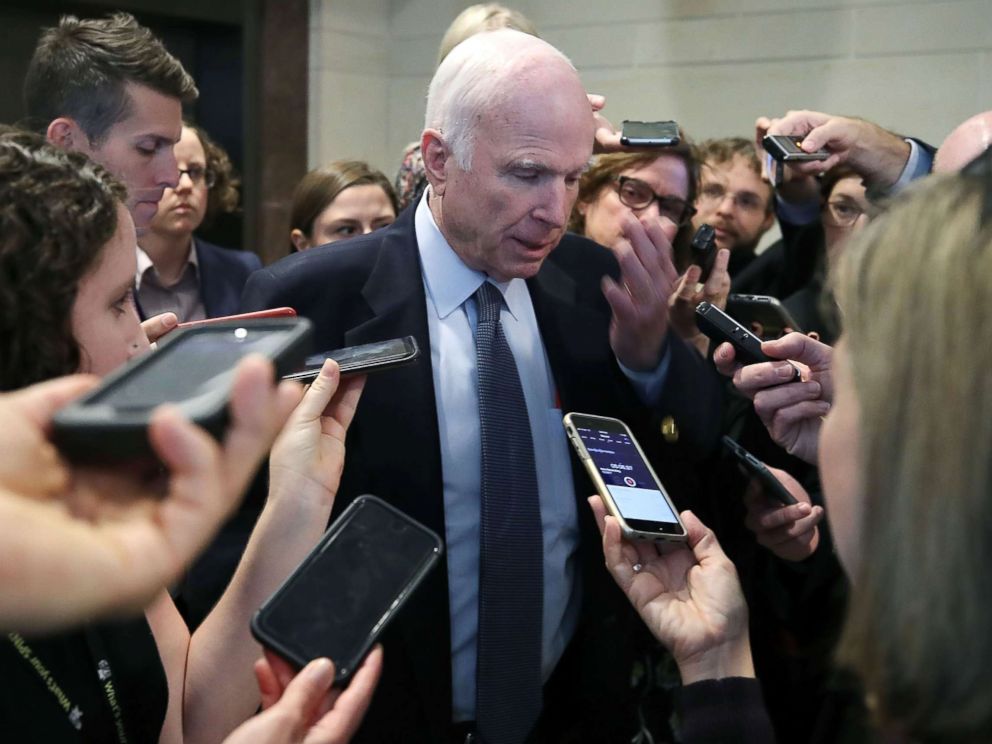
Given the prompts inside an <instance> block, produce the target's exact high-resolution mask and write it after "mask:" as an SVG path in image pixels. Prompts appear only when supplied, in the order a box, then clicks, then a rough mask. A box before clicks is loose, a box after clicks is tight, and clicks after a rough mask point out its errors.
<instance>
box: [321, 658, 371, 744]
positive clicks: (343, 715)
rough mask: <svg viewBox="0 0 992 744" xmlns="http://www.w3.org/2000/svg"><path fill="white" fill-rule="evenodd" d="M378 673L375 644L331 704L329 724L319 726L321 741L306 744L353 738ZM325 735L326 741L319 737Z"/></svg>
mask: <svg viewBox="0 0 992 744" xmlns="http://www.w3.org/2000/svg"><path fill="white" fill-rule="evenodd" d="M381 674H382V646H379V645H376V647H375V648H373V649H372V651H371V652H369V655H368V656H366V657H365V660H364V661H363V662H362V664H361V666H359V667H358V671H356V672H355V674H354V676H353V677H352V678H351V682H350V683H349V684H348V687H347V689H345V690H344V691H342V692H341V694H340V696H339V697H338V699H337V700H336V701H335V703H334V710H333V712H332V713H331V714H330V716H333V719H334V720H333V721H329V722H328V724H329V725H327V726H326V728H325V726H323V725H322V726H321V738H319V739H313V740H311V739H310V738H308V739H307V742H308V744H309V743H310V742H311V741H312V742H313V744H323V742H325V741H328V742H330V741H334V742H337V741H348V740H349V739H351V737H352V736H353V735H354V733H355V731H356V730H357V729H358V726H359V725H360V724H361V722H362V718H364V717H365V711H366V710H368V707H369V703H370V702H371V701H372V693H373V692H375V688H376V685H377V684H378V683H379V676H380V675H381ZM322 723H323V721H322ZM324 736H326V737H327V738H326V739H325V738H323V737H324Z"/></svg>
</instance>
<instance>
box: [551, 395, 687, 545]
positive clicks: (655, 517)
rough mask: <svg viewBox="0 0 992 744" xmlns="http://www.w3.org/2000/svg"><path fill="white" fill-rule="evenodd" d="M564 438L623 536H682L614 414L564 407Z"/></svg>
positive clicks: (664, 494) (672, 512) (671, 511)
mask: <svg viewBox="0 0 992 744" xmlns="http://www.w3.org/2000/svg"><path fill="white" fill-rule="evenodd" d="M563 424H564V425H565V433H566V434H567V435H568V441H570V442H571V443H572V447H574V448H575V452H576V454H577V455H578V456H579V460H581V461H582V465H583V466H584V467H585V469H586V472H588V473H589V477H590V478H592V481H593V483H595V484H596V491H597V492H598V493H599V495H600V496H601V497H602V498H603V503H604V504H606V508H607V510H608V511H609V512H610V514H612V515H613V516H614V517H616V519H617V521H618V522H619V523H620V529H621V531H622V532H623V536H624V537H626V538H627V539H628V540H656V541H664V542H683V541H684V540H685V539H686V531H685V526H684V525H683V524H682V520H680V519H679V513H678V511H677V510H676V509H675V506H674V505H673V504H672V500H671V498H670V497H669V496H668V492H667V491H665V487H664V486H663V485H661V481H659V480H658V476H657V475H655V473H654V470H652V468H651V465H650V464H649V463H648V461H647V458H646V457H644V452H643V451H642V450H641V446H640V445H639V444H638V443H637V440H636V439H634V435H633V434H632V433H631V431H630V429H629V428H628V427H627V425H626V424H625V423H624V422H623V421H620V420H619V419H615V418H606V417H604V416H592V415H589V414H586V413H568V414H566V415H565V417H564V420H563Z"/></svg>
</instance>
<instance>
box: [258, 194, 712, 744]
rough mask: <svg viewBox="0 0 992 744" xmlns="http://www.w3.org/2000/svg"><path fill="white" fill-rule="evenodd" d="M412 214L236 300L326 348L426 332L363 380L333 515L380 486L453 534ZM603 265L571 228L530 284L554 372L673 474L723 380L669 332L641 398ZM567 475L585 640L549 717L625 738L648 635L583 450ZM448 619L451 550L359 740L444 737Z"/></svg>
mask: <svg viewBox="0 0 992 744" xmlns="http://www.w3.org/2000/svg"><path fill="white" fill-rule="evenodd" d="M414 212H415V208H410V209H407V210H405V211H404V213H403V214H402V215H401V216H400V218H399V219H398V220H397V222H395V223H394V224H393V225H392V226H390V227H388V228H385V229H383V230H378V231H376V232H374V233H372V234H370V235H367V236H364V237H361V238H356V239H354V240H350V241H348V242H347V243H346V244H344V245H342V244H335V245H331V246H325V247H320V248H316V249H313V250H309V251H305V252H303V253H300V254H296V255H294V256H290V257H288V258H286V259H283V260H281V261H279V262H277V263H275V264H273V265H272V266H269V267H268V268H266V269H263V270H262V271H259V272H256V273H255V274H253V275H252V277H251V278H250V279H249V281H248V284H247V286H246V288H245V293H244V300H243V303H242V310H243V311H245V312H247V311H251V310H258V309H263V308H268V307H278V306H281V305H289V306H291V307H294V308H296V310H297V312H298V313H299V314H300V315H302V316H305V317H307V318H309V319H310V320H311V321H313V323H314V325H315V330H316V347H317V348H318V349H334V348H338V347H342V346H348V345H353V344H362V343H367V342H371V341H378V340H383V339H389V338H394V337H398V336H406V335H412V336H414V337H415V338H416V339H417V343H418V344H419V345H420V348H421V350H422V356H421V358H420V361H419V363H417V364H415V365H412V366H409V367H405V368H402V369H397V370H393V371H390V372H385V373H382V374H381V375H378V376H376V375H373V376H371V377H370V378H369V380H368V384H367V386H366V388H365V392H364V394H363V397H362V400H361V403H360V404H359V407H358V411H357V414H356V416H355V419H354V422H353V423H352V425H351V429H350V431H349V434H348V441H347V456H346V463H345V470H344V474H343V477H342V481H341V487H340V489H339V491H338V496H337V501H336V503H335V507H334V511H335V514H337V513H338V512H340V511H341V510H342V509H343V508H344V507H345V506H346V505H347V504H348V503H349V502H350V501H351V500H352V499H354V498H355V497H356V496H358V495H360V494H363V493H372V494H375V495H377V496H380V497H382V498H384V499H386V500H387V501H389V502H390V503H392V504H394V505H396V506H397V507H398V508H400V509H402V510H403V511H404V512H406V513H407V514H409V515H411V516H412V517H414V518H415V519H417V520H419V521H421V522H423V523H424V524H425V525H427V526H429V527H430V528H432V529H433V530H435V531H436V532H437V533H438V534H440V535H442V536H443V535H444V534H445V530H444V497H443V486H442V473H441V455H440V445H439V440H438V422H437V409H436V403H435V397H434V381H433V376H432V368H431V355H430V338H429V335H428V326H427V310H426V304H425V303H426V300H425V292H424V283H423V278H422V275H421V267H420V260H419V254H418V249H417V242H416V235H415V231H414V218H413V215H414ZM604 274H612V275H614V276H616V275H617V274H618V269H617V265H616V262H615V261H614V259H613V257H612V255H611V254H610V252H609V251H608V250H606V249H605V248H603V247H602V246H599V245H597V244H595V243H592V242H590V241H588V240H586V239H584V238H580V237H578V236H575V235H567V236H566V237H565V238H564V239H563V240H562V242H561V244H560V245H559V246H558V247H557V249H556V250H555V251H554V252H553V253H552V254H551V257H550V258H549V259H548V260H546V261H545V263H544V265H543V266H542V267H541V270H540V271H539V272H538V274H537V275H536V276H535V277H534V278H532V279H530V280H528V282H527V286H528V289H529V291H530V295H531V299H532V301H533V305H534V311H535V314H536V316H537V322H538V326H539V328H540V330H541V335H542V338H543V341H544V346H545V349H546V350H547V355H548V360H549V362H550V365H551V369H552V373H553V376H554V380H555V383H556V385H557V388H558V393H559V396H560V399H561V401H562V406H563V409H564V410H565V411H581V412H585V413H593V414H602V415H611V416H617V417H620V418H622V419H624V420H625V421H627V423H628V424H630V425H631V426H632V427H633V428H634V429H635V431H636V432H637V434H638V436H639V438H640V440H641V442H642V445H643V446H645V448H646V449H647V450H648V451H649V452H650V453H651V454H652V459H654V461H655V462H660V463H661V464H662V473H664V471H665V467H664V465H665V460H666V458H667V459H669V460H673V461H679V462H682V461H685V460H687V458H688V457H689V455H691V454H694V453H700V454H702V453H705V452H706V451H707V450H709V449H710V448H711V447H712V446H713V443H714V442H715V439H716V435H717V430H718V426H719V406H720V388H719V385H718V383H717V380H716V378H715V372H714V371H712V370H711V369H709V368H707V366H706V365H705V364H704V361H703V360H702V359H701V358H700V357H699V355H698V354H697V353H696V352H695V351H693V350H691V349H689V348H688V347H687V346H685V345H684V344H683V343H682V342H681V341H679V340H677V339H674V338H672V339H671V340H670V341H669V342H668V344H669V348H670V349H671V354H672V361H671V366H670V369H669V373H668V378H667V383H666V385H665V392H664V395H663V396H662V401H661V403H660V404H659V405H658V406H657V407H656V408H655V409H654V410H648V409H646V408H645V407H644V406H643V405H641V404H640V403H639V401H638V400H637V398H636V396H635V394H634V391H633V390H632V388H631V387H630V385H629V383H628V382H627V380H626V378H625V377H624V376H623V373H622V372H621V371H620V369H619V367H618V366H617V363H616V361H615V357H614V355H613V352H612V350H611V349H610V345H609V341H608V330H609V323H610V310H609V306H608V305H607V303H606V301H605V299H604V298H603V296H602V292H601V290H600V285H599V282H600V279H601V277H602V276H603V275H604ZM665 416H672V417H674V419H675V421H676V422H677V424H678V426H679V429H680V431H681V438H680V440H679V443H678V444H677V445H670V444H664V442H663V441H662V438H661V436H660V435H659V434H658V431H659V429H658V425H659V422H660V421H661V419H662V418H663V417H665ZM666 450H667V451H666ZM573 477H574V479H575V486H576V491H577V493H576V498H577V500H578V501H579V519H580V530H581V544H580V561H581V564H582V576H583V586H584V594H583V597H584V601H583V609H582V616H581V618H580V624H579V629H578V631H577V633H576V637H575V639H574V640H573V643H572V645H571V647H570V649H569V650H568V651H567V652H566V654H565V657H564V658H563V659H562V662H561V663H559V665H558V669H557V670H556V672H555V675H554V676H553V677H552V679H551V681H549V683H548V684H547V685H545V721H544V725H545V726H546V730H547V731H548V732H549V733H548V735H547V739H548V740H549V741H570V740H574V741H594V740H595V741H600V740H602V741H607V740H608V741H619V740H621V737H620V735H619V732H626V731H628V730H632V729H633V728H634V725H635V720H636V718H635V714H634V707H633V701H631V700H629V698H630V697H631V696H630V693H629V689H630V683H629V679H630V658H631V654H632V653H633V649H632V646H633V644H634V641H635V640H636V641H637V642H638V643H639V642H641V641H643V639H644V636H645V632H644V629H643V625H642V624H641V623H640V622H639V621H638V620H637V618H636V617H635V616H634V615H633V613H632V611H631V608H630V606H629V604H628V603H627V601H626V598H625V597H623V596H622V594H621V593H620V592H619V590H618V589H617V588H616V587H615V586H614V585H613V582H612V580H611V579H610V577H609V575H608V574H607V572H606V570H605V568H604V564H603V556H602V550H601V548H600V540H599V535H598V532H597V530H596V527H595V524H594V521H593V519H592V516H591V512H590V510H589V508H588V506H587V505H586V504H585V503H584V501H585V498H586V496H587V495H588V494H590V493H592V492H593V488H592V486H591V484H590V482H589V480H588V476H587V475H585V473H584V471H583V470H582V468H581V465H580V464H579V462H578V460H577V458H574V457H573ZM661 477H662V479H663V480H664V478H665V475H663V474H662V475H661ZM449 625H450V620H449V611H448V586H447V566H446V564H444V563H443V562H442V563H441V564H440V565H439V566H438V568H437V570H435V571H434V572H433V573H432V575H431V576H430V577H429V579H428V580H427V581H426V582H425V584H423V585H422V586H421V587H420V589H418V591H417V593H416V595H415V596H413V597H412V599H411V601H410V602H409V603H408V604H407V606H406V607H405V608H404V609H403V611H402V613H401V615H400V616H399V617H397V619H396V621H395V623H394V625H393V626H392V627H391V628H390V629H389V630H388V631H387V634H386V636H385V637H384V647H385V666H384V674H383V678H382V680H381V682H380V684H379V688H378V690H377V692H376V695H375V698H374V700H373V703H372V706H371V708H370V709H369V712H368V714H367V715H366V717H365V721H364V724H363V727H362V729H361V731H360V733H359V735H358V736H357V737H356V741H376V742H400V741H402V742H420V741H423V742H444V741H446V737H447V729H448V725H449V724H450V721H451V657H450V648H451V646H450V634H449ZM618 727H619V728H618ZM568 731H571V732H574V733H573V734H569V733H567V732H568ZM597 732H599V733H597Z"/></svg>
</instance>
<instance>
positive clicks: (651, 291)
mask: <svg viewBox="0 0 992 744" xmlns="http://www.w3.org/2000/svg"><path fill="white" fill-rule="evenodd" d="M625 224H626V223H625ZM638 230H640V225H638V228H637V229H632V231H631V235H632V236H633V237H627V239H620V240H618V241H616V242H615V243H614V244H613V246H612V249H613V255H614V256H616V259H617V263H618V264H619V265H620V278H621V281H622V282H623V286H624V289H626V291H627V292H628V294H630V296H631V299H632V300H633V301H634V303H635V304H637V305H644V304H646V303H648V302H650V301H651V300H653V299H654V298H655V296H656V293H655V282H654V280H653V279H652V277H651V274H650V272H649V268H648V266H646V265H645V263H644V259H643V258H642V254H643V253H644V252H645V251H646V250H647V249H645V248H643V244H644V243H646V242H648V239H647V236H646V235H644V231H643V230H640V234H638ZM625 234H626V233H625ZM635 242H636V243H637V244H641V245H642V248H641V250H640V251H638V249H637V248H635V247H634V244H635ZM666 297H667V293H666Z"/></svg>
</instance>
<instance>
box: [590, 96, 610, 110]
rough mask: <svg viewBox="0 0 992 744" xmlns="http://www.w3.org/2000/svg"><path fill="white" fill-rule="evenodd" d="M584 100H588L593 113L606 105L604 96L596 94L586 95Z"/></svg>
mask: <svg viewBox="0 0 992 744" xmlns="http://www.w3.org/2000/svg"><path fill="white" fill-rule="evenodd" d="M586 98H588V99H589V105H590V106H592V110H593V111H599V110H600V109H601V108H603V107H604V106H605V105H606V96H601V95H599V94H598V93H587V94H586Z"/></svg>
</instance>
